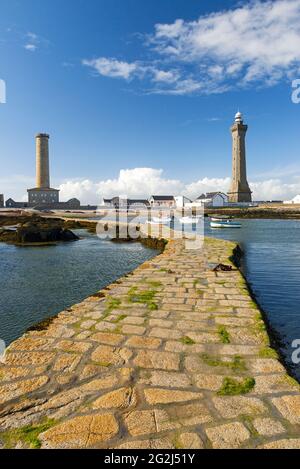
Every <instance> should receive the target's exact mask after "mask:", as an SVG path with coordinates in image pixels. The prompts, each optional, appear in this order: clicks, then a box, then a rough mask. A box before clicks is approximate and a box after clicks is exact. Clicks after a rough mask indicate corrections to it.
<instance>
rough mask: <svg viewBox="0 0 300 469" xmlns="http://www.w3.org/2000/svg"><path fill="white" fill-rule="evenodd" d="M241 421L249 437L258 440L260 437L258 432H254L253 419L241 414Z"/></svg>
mask: <svg viewBox="0 0 300 469" xmlns="http://www.w3.org/2000/svg"><path fill="white" fill-rule="evenodd" d="M241 420H242V422H243V423H244V424H245V425H246V427H247V428H248V430H249V431H250V433H251V436H253V438H258V437H259V436H260V435H259V433H258V431H257V430H256V428H255V427H254V425H253V420H254V418H253V417H252V416H251V415H245V414H242V415H241Z"/></svg>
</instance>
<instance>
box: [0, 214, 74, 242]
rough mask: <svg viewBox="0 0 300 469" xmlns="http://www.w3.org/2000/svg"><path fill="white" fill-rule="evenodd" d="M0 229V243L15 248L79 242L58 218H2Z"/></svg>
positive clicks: (33, 216)
mask: <svg viewBox="0 0 300 469" xmlns="http://www.w3.org/2000/svg"><path fill="white" fill-rule="evenodd" d="M1 227H2V228H0V242H5V243H7V244H14V245H15V246H47V245H49V244H55V243H57V242H62V241H63V242H69V241H77V240H79V237H78V236H76V235H75V234H74V233H73V232H72V231H71V230H70V229H68V228H66V227H65V226H64V222H63V221H62V220H61V219H59V218H57V219H55V218H42V217H39V216H37V215H32V216H30V217H29V216H28V217H24V218H15V219H14V218H7V219H5V217H4V218H2V219H1ZM6 227H9V228H6ZM12 227H13V228H12Z"/></svg>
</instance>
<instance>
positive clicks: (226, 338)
mask: <svg viewBox="0 0 300 469" xmlns="http://www.w3.org/2000/svg"><path fill="white" fill-rule="evenodd" d="M218 334H219V337H220V339H221V342H222V343H223V344H230V335H229V332H228V331H227V329H226V327H225V326H219V327H218Z"/></svg>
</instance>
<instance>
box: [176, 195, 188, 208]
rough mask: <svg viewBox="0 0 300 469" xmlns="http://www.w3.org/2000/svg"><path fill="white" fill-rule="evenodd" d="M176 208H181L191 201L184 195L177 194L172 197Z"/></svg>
mask: <svg viewBox="0 0 300 469" xmlns="http://www.w3.org/2000/svg"><path fill="white" fill-rule="evenodd" d="M174 200H175V204H176V208H183V207H186V205H187V204H190V203H191V202H192V201H191V199H188V198H187V197H185V196H184V195H177V196H176V197H174Z"/></svg>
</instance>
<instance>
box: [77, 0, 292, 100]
mask: <svg viewBox="0 0 300 469" xmlns="http://www.w3.org/2000/svg"><path fill="white" fill-rule="evenodd" d="M299 44H300V0H267V1H262V0H261V1H258V0H253V1H252V0H251V1H249V2H247V3H245V4H243V5H242V6H239V7H237V8H234V9H228V10H225V11H220V12H217V13H211V14H208V15H203V16H201V17H200V18H198V19H197V20H195V21H185V20H183V19H177V20H176V21H175V22H174V23H170V24H156V25H155V27H154V32H153V34H152V35H148V36H147V41H146V44H145V45H146V47H147V48H148V50H147V54H148V55H149V48H150V51H151V52H152V53H153V54H154V55H153V57H152V64H151V63H150V64H149V62H148V63H144V62H143V61H142V60H139V61H136V62H133V63H128V62H126V61H124V62H123V61H117V60H116V59H109V58H104V57H102V58H99V59H95V60H94V61H84V63H85V64H86V65H90V66H92V67H94V68H95V69H96V70H97V71H98V72H99V73H100V74H101V75H106V76H110V77H118V78H125V79H127V80H128V79H129V78H138V79H146V80H147V79H148V80H150V81H152V82H154V83H155V82H156V83H157V86H156V87H154V88H153V89H152V90H151V91H150V92H153V93H166V94H193V93H198V94H199V93H200V94H209V93H221V92H225V91H227V90H228V89H231V88H236V87H243V86H256V85H265V86H273V85H275V84H277V83H278V82H280V81H282V80H286V79H289V80H290V79H291V78H292V77H293V76H294V75H296V74H297V73H298V72H299V67H300V47H299ZM174 66H175V68H176V73H175V74H174V72H173V69H174ZM154 68H155V69H157V72H156V71H154ZM151 73H152V77H151ZM162 82H163V85H164V86H161V84H162ZM147 92H149V90H148V91H147Z"/></svg>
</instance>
